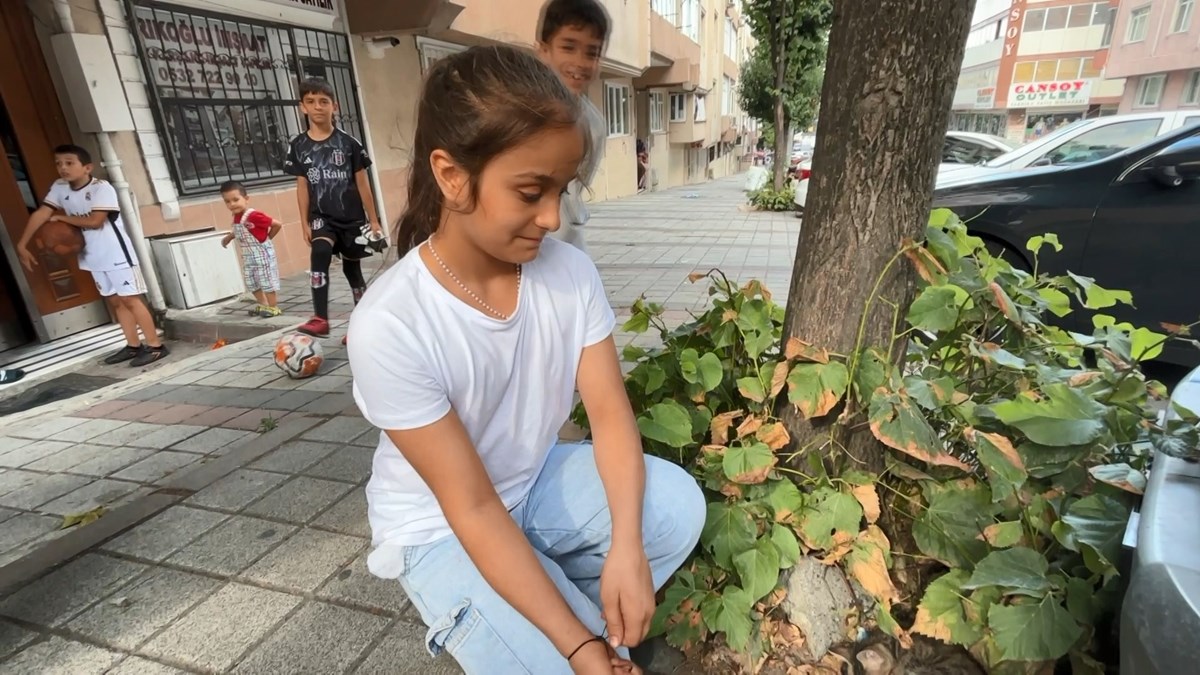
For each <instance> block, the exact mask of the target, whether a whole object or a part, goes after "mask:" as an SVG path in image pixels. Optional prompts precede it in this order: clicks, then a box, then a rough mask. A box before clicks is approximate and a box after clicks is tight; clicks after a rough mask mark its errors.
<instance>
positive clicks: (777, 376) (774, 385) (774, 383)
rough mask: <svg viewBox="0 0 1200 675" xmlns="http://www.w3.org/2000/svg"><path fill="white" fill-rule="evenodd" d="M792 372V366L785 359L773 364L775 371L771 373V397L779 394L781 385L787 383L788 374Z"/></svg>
mask: <svg viewBox="0 0 1200 675" xmlns="http://www.w3.org/2000/svg"><path fill="white" fill-rule="evenodd" d="M791 372H792V366H791V364H789V363H788V362H787V361H783V362H782V363H780V364H779V365H777V366H775V372H773V373H771V398H775V397H776V396H778V395H779V392H781V391H783V386H784V385H785V384H787V378H788V374H790V373H791Z"/></svg>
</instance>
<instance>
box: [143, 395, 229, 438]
mask: <svg viewBox="0 0 1200 675" xmlns="http://www.w3.org/2000/svg"><path fill="white" fill-rule="evenodd" d="M211 407H212V406H206V405H194V404H191V403H176V404H175V405H172V406H171V407H170V408H166V409H164V410H163V411H161V412H158V413H155V414H153V415H151V416H149V417H147V418H146V419H144V420H142V421H143V422H146V423H149V424H170V425H180V424H182V423H184V422H188V421H190V420H192V419H193V418H195V417H196V416H197V415H199V414H201V413H204V412H207V411H208V409H209V408H211ZM138 441H145V438H138ZM139 444H141V445H144V443H139ZM145 447H155V446H152V445H145Z"/></svg>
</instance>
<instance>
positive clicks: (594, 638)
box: [567, 635, 604, 661]
mask: <svg viewBox="0 0 1200 675" xmlns="http://www.w3.org/2000/svg"><path fill="white" fill-rule="evenodd" d="M590 642H604V638H602V637H600V636H599V635H593V636H592V637H590V638H588V639H586V640H584V641H583V642H580V643H579V646H578V647H576V648H575V649H574V650H573V651H572V652H571V654H570V656H568V657H567V660H568V661H570V660H571V659H573V658H575V655H576V654H578V653H579V650H580V649H583V648H584V647H586V646H587V645H588V643H590Z"/></svg>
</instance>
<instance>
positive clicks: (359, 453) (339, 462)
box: [304, 445, 375, 483]
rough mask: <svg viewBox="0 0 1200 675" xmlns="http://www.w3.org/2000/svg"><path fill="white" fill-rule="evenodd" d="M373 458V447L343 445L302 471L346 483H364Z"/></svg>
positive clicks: (369, 472)
mask: <svg viewBox="0 0 1200 675" xmlns="http://www.w3.org/2000/svg"><path fill="white" fill-rule="evenodd" d="M374 459H375V448H361V447H358V446H355V445H344V446H342V447H341V449H339V450H338V451H337V452H335V453H333V454H332V455H330V456H328V457H326V458H325V459H323V460H321V461H320V462H318V463H317V464H315V465H313V466H310V467H309V468H307V469H305V470H304V473H305V474H307V475H309V476H316V477H317V478H328V479H330V480H340V481H345V482H347V483H365V482H366V480H367V479H368V478H370V477H371V463H372V462H373V461H374Z"/></svg>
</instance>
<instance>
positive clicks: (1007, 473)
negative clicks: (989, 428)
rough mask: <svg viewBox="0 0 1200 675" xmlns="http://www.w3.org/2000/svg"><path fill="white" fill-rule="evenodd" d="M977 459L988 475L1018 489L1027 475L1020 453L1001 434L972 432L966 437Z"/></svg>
mask: <svg viewBox="0 0 1200 675" xmlns="http://www.w3.org/2000/svg"><path fill="white" fill-rule="evenodd" d="M968 438H969V439H970V440H971V441H972V446H973V447H974V448H975V454H976V456H977V457H978V458H979V461H980V463H982V464H983V466H984V468H986V469H987V470H988V472H989V474H995V475H997V476H1000V477H1001V478H1003V479H1004V480H1006V481H1008V482H1009V483H1012V484H1013V486H1014V487H1020V486H1021V485H1022V484H1023V483H1024V482H1025V478H1026V477H1027V476H1028V474H1027V473H1026V472H1025V462H1024V461H1023V460H1022V459H1021V455H1020V453H1018V452H1017V449H1016V448H1014V447H1013V444H1012V441H1011V440H1009V439H1008V438H1006V437H1004V436H1003V435H1001V434H989V433H984V432H980V431H974V430H972V433H971V434H969V435H968Z"/></svg>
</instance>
